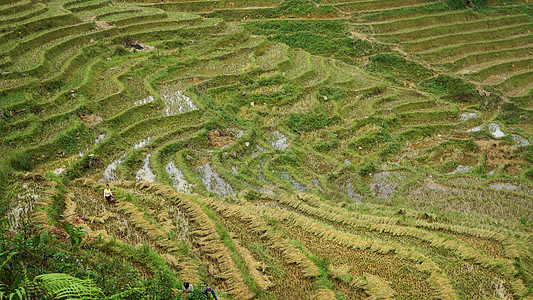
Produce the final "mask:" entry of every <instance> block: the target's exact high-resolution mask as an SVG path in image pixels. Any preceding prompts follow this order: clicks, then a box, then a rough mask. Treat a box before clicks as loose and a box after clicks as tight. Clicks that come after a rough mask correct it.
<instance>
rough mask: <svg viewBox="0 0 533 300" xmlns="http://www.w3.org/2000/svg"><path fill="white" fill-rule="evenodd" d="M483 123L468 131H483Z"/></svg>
mask: <svg viewBox="0 0 533 300" xmlns="http://www.w3.org/2000/svg"><path fill="white" fill-rule="evenodd" d="M481 127H482V125H479V126H476V127H474V128H471V129H468V130H467V131H466V132H478V131H481Z"/></svg>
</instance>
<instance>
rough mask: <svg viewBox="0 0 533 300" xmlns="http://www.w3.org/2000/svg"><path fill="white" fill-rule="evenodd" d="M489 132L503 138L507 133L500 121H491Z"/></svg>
mask: <svg viewBox="0 0 533 300" xmlns="http://www.w3.org/2000/svg"><path fill="white" fill-rule="evenodd" d="M489 132H490V134H492V136H493V137H495V138H502V137H504V136H505V133H503V131H502V130H501V128H500V124H498V123H489Z"/></svg>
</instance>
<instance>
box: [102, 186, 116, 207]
mask: <svg viewBox="0 0 533 300" xmlns="http://www.w3.org/2000/svg"><path fill="white" fill-rule="evenodd" d="M104 197H105V199H106V200H107V202H113V201H114V200H115V199H113V193H111V189H110V188H109V183H108V184H106V185H105V190H104Z"/></svg>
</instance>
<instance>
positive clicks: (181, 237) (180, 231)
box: [168, 206, 191, 242]
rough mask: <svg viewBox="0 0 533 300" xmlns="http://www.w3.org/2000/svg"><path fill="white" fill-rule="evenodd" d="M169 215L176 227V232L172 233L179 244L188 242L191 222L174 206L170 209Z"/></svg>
mask: <svg viewBox="0 0 533 300" xmlns="http://www.w3.org/2000/svg"><path fill="white" fill-rule="evenodd" d="M168 214H169V217H170V220H171V221H172V224H173V226H174V231H173V232H172V233H173V234H175V235H176V238H177V239H178V241H179V242H186V241H188V240H189V232H190V229H191V226H190V225H189V220H188V219H187V218H186V217H185V214H184V213H183V212H182V211H181V210H179V209H178V208H177V207H174V206H170V207H169V209H168Z"/></svg>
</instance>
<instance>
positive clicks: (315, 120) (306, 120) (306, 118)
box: [285, 112, 340, 132]
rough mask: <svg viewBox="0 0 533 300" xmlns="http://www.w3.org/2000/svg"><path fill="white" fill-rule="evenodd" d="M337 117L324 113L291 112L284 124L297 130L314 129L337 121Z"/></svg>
mask: <svg viewBox="0 0 533 300" xmlns="http://www.w3.org/2000/svg"><path fill="white" fill-rule="evenodd" d="M339 119H340V118H339V117H338V116H337V117H332V118H328V117H327V116H326V115H325V114H324V113H316V112H310V113H291V114H290V115H289V116H288V117H287V118H286V119H285V124H287V126H288V127H289V128H291V129H292V130H294V131H297V132H303V131H314V130H317V129H322V128H324V127H326V126H328V125H331V124H336V123H338V122H339Z"/></svg>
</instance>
